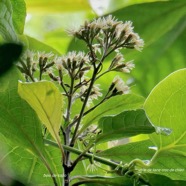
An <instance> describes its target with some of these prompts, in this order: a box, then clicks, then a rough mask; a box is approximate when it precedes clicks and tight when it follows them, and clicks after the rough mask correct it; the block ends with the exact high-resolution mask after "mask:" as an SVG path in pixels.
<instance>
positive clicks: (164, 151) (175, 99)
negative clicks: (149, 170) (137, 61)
mask: <svg viewBox="0 0 186 186" xmlns="http://www.w3.org/2000/svg"><path fill="white" fill-rule="evenodd" d="M185 78H186V69H181V70H178V71H176V72H174V73H172V74H171V75H169V76H168V77H167V78H165V79H164V80H163V81H161V82H160V83H159V84H158V85H157V86H156V87H155V88H154V89H153V90H152V92H151V93H150V95H149V96H148V98H147V100H146V101H145V104H144V109H145V111H146V113H147V116H148V118H149V119H150V121H151V122H153V123H154V124H155V125H158V126H165V127H168V128H171V129H172V134H171V135H170V136H162V135H155V134H151V135H149V136H150V139H151V140H152V141H153V143H154V144H155V145H156V146H157V147H158V150H157V152H156V154H155V156H154V157H153V159H152V163H151V164H152V165H153V164H154V162H155V161H159V162H161V163H162V166H163V167H165V168H167V169H168V168H173V169H174V170H176V169H178V168H180V169H182V171H180V172H179V171H174V172H172V173H171V177H172V178H173V179H186V174H185V167H186V162H185V161H184V159H185V158H186V148H185V147H186V125H185V123H186V117H185V114H186V107H185V105H186V99H185V95H186V82H185ZM162 156H167V157H169V158H168V159H169V161H168V160H167V159H166V158H165V157H164V158H162ZM155 165H156V164H155ZM157 166H158V165H157ZM161 174H165V175H168V176H170V175H169V174H170V173H167V172H161Z"/></svg>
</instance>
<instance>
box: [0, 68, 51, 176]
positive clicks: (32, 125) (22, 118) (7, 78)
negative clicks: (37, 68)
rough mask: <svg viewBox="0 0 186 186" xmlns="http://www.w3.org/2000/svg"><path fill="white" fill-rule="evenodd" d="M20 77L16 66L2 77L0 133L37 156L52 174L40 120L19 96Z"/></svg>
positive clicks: (0, 86) (0, 81) (0, 87)
mask: <svg viewBox="0 0 186 186" xmlns="http://www.w3.org/2000/svg"><path fill="white" fill-rule="evenodd" d="M18 79H22V77H21V76H20V75H19V74H18V72H17V70H15V69H14V68H13V69H12V70H10V71H9V72H8V73H7V74H6V75H4V76H3V77H1V78H0V103H1V104H0V113H1V115H0V128H1V131H0V133H1V134H3V136H6V137H7V138H8V139H9V141H11V143H12V144H15V145H17V146H20V147H22V148H24V149H25V150H28V151H30V152H31V153H33V154H34V155H35V156H37V157H38V158H39V159H40V160H41V161H42V162H43V163H44V164H45V166H46V167H47V169H48V171H49V173H50V174H52V170H51V166H50V165H49V163H48V162H47V161H48V159H47V158H48V157H47V155H46V153H45V149H44V145H43V139H42V132H41V124H40V121H39V120H38V117H37V116H36V114H35V112H34V111H33V110H32V109H31V108H30V106H29V105H28V104H27V103H26V102H25V101H24V100H23V99H21V98H20V97H19V95H18V93H17V86H18V81H17V80H18Z"/></svg>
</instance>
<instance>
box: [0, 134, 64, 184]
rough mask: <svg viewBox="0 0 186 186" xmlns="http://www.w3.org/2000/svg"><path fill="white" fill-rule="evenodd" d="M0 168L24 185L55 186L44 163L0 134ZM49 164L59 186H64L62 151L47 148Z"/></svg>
mask: <svg viewBox="0 0 186 186" xmlns="http://www.w3.org/2000/svg"><path fill="white" fill-rule="evenodd" d="M0 141H1V142H0V152H1V154H0V156H1V157H0V166H1V168H2V165H3V172H5V174H6V175H7V176H8V177H9V178H12V179H16V180H19V181H21V182H22V183H24V185H38V186H39V185H46V186H49V185H53V181H52V179H51V176H50V174H49V173H48V170H47V169H46V167H45V166H44V164H43V162H42V161H41V160H40V159H39V158H38V157H37V156H35V155H34V154H32V153H30V152H29V151H27V150H26V149H25V148H23V147H21V146H18V145H16V144H14V143H11V142H10V139H8V138H6V137H4V136H2V135H1V134H0ZM45 148H46V150H47V156H48V159H49V161H48V162H49V164H50V165H51V166H52V167H53V173H54V176H55V177H56V180H57V182H58V184H59V185H61V184H62V177H63V173H62V168H61V164H60V163H59V162H60V160H61V156H60V150H59V149H58V148H53V147H51V146H47V147H45Z"/></svg>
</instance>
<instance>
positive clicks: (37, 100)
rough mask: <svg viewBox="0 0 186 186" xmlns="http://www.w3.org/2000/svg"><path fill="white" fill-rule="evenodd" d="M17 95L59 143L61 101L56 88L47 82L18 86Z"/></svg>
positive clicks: (20, 84)
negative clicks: (27, 104)
mask: <svg viewBox="0 0 186 186" xmlns="http://www.w3.org/2000/svg"><path fill="white" fill-rule="evenodd" d="M18 93H19V95H20V96H21V97H22V98H23V99H24V100H26V101H27V102H28V103H29V104H30V106H31V107H32V108H33V109H34V110H35V112H36V113H37V115H38V117H39V119H40V120H41V122H42V123H43V124H44V125H45V126H46V127H47V129H48V131H49V132H50V133H51V135H52V136H53V138H54V139H55V140H56V141H58V142H59V140H58V139H59V136H58V132H59V128H60V125H61V121H62V109H63V101H62V95H61V93H60V91H59V90H58V88H57V87H56V86H55V85H54V84H53V83H52V82H48V81H43V82H36V83H21V82H19V84H18Z"/></svg>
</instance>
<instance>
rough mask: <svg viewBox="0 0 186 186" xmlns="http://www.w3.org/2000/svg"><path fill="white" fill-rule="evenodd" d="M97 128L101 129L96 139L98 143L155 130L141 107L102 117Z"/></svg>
mask: <svg viewBox="0 0 186 186" xmlns="http://www.w3.org/2000/svg"><path fill="white" fill-rule="evenodd" d="M99 128H101V131H102V133H101V134H100V135H99V136H98V138H97V140H96V141H97V142H99V143H100V142H106V141H111V140H116V139H117V140H118V139H120V138H125V137H131V136H134V135H138V134H149V133H153V132H155V127H154V126H153V125H152V124H151V123H150V122H149V120H148V119H147V117H146V115H145V112H144V110H142V109H139V110H135V111H134V110H131V111H125V112H122V113H120V114H118V115H116V116H106V117H103V118H101V119H100V120H99Z"/></svg>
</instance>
